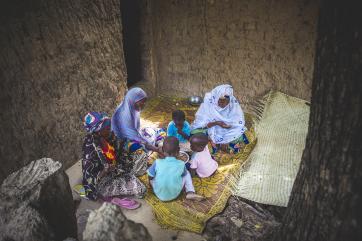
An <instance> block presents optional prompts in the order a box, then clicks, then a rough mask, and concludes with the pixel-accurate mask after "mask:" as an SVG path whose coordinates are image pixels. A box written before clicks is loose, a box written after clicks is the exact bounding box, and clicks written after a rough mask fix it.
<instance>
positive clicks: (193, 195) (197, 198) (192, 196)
mask: <svg viewBox="0 0 362 241" xmlns="http://www.w3.org/2000/svg"><path fill="white" fill-rule="evenodd" d="M186 199H189V200H195V201H202V200H204V199H205V198H204V197H203V196H201V195H198V194H196V193H193V192H189V193H187V194H186Z"/></svg>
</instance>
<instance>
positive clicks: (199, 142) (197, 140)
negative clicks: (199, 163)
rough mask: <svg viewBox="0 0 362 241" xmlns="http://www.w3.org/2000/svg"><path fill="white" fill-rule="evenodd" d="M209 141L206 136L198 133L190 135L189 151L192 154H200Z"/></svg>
mask: <svg viewBox="0 0 362 241" xmlns="http://www.w3.org/2000/svg"><path fill="white" fill-rule="evenodd" d="M208 141H209V139H208V137H207V135H205V134H202V133H199V134H195V135H192V136H191V138H190V144H191V150H192V151H194V152H201V151H203V150H204V149H205V146H206V145H207V143H208Z"/></svg>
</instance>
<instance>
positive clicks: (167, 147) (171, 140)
mask: <svg viewBox="0 0 362 241" xmlns="http://www.w3.org/2000/svg"><path fill="white" fill-rule="evenodd" d="M162 148H163V151H164V152H166V153H168V154H175V153H176V152H178V149H179V140H178V139H177V138H176V137H174V136H168V137H166V138H165V140H164V142H163V147H162Z"/></svg>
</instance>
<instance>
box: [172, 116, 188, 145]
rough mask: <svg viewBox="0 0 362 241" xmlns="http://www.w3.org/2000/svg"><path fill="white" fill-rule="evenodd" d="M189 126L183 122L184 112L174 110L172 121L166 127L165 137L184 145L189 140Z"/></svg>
mask: <svg viewBox="0 0 362 241" xmlns="http://www.w3.org/2000/svg"><path fill="white" fill-rule="evenodd" d="M190 132H191V128H190V124H189V123H188V122H187V121H186V120H185V112H183V111H182V110H175V111H174V112H172V121H171V122H170V123H169V124H168V127H167V136H174V137H176V138H177V139H178V140H179V142H181V143H186V142H187V141H188V139H189V138H190Z"/></svg>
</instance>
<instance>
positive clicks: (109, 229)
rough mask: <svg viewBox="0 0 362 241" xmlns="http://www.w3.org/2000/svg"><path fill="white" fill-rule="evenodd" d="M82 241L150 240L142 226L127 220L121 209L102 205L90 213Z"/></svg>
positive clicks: (108, 204)
mask: <svg viewBox="0 0 362 241" xmlns="http://www.w3.org/2000/svg"><path fill="white" fill-rule="evenodd" d="M83 240H84V241H101V240H109V241H147V240H152V238H151V236H150V234H149V233H148V231H147V229H146V228H145V227H144V226H143V225H142V224H138V223H135V222H133V221H130V220H127V218H126V217H125V216H124V215H123V213H122V210H121V208H119V207H117V206H116V205H112V204H110V203H104V204H103V205H102V206H101V207H100V208H99V209H98V210H95V211H93V212H91V213H90V215H89V218H88V222H87V226H86V229H85V231H84V233H83Z"/></svg>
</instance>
